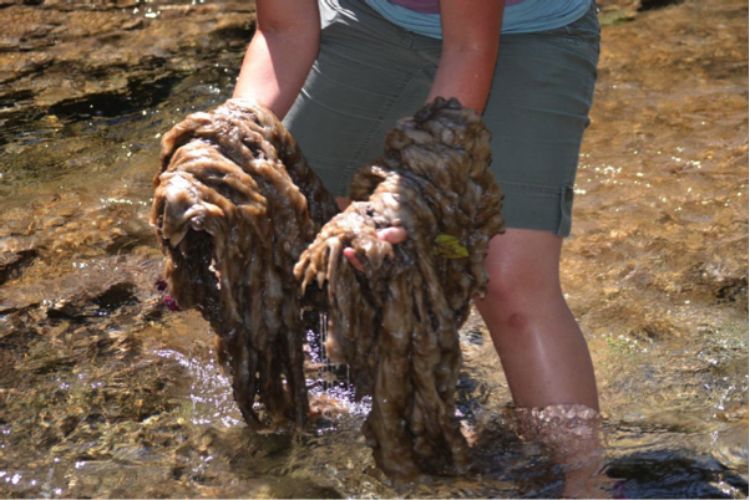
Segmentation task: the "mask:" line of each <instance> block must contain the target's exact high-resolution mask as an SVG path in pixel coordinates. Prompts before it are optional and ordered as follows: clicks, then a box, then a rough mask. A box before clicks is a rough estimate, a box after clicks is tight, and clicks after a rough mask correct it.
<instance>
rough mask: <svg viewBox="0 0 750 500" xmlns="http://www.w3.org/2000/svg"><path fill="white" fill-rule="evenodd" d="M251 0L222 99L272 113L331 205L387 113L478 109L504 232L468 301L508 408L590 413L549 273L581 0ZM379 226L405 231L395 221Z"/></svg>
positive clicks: (585, 23) (590, 55) (370, 152)
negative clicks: (439, 107)
mask: <svg viewBox="0 0 750 500" xmlns="http://www.w3.org/2000/svg"><path fill="white" fill-rule="evenodd" d="M256 5H257V26H256V31H255V34H254V36H253V38H252V40H251V42H250V44H249V46H248V48H247V52H246V54H245V58H244V61H243V63H242V66H241V70H240V74H239V77H238V80H237V85H236V88H235V90H234V97H236V98H248V99H253V100H255V101H257V102H258V103H259V104H261V105H264V106H266V107H268V108H269V109H271V110H272V111H273V112H274V113H275V114H276V115H277V116H278V117H280V118H283V121H284V124H285V125H286V126H287V127H288V129H289V130H290V132H291V133H292V135H293V136H294V137H295V138H296V139H297V141H298V143H299V144H300V147H301V149H302V151H303V153H304V154H305V156H306V157H307V159H308V160H309V162H310V165H311V166H312V167H313V168H314V169H315V170H316V173H317V174H318V175H319V176H320V177H321V179H322V180H323V182H324V184H325V185H326V187H327V188H328V189H329V190H330V191H331V192H332V193H334V194H335V195H336V196H337V197H338V198H337V199H338V201H339V204H340V206H342V207H343V206H345V205H346V204H347V203H348V200H347V199H346V198H345V196H346V189H347V186H348V183H349V180H350V179H351V176H352V175H353V172H354V171H355V170H356V169H357V168H359V167H360V166H362V165H364V164H365V163H366V162H368V161H371V160H373V159H375V158H376V157H378V156H379V154H380V153H382V147H383V142H384V137H385V134H386V132H387V131H388V130H389V129H390V128H392V127H393V125H394V124H395V123H396V121H397V120H398V119H399V118H401V117H403V116H406V115H411V114H413V113H414V112H415V111H416V110H418V109H419V108H420V107H421V106H422V105H423V104H424V103H425V102H429V101H431V100H432V99H434V98H435V97H438V96H442V97H445V98H449V97H456V98H457V99H458V100H459V101H460V102H461V103H462V104H463V105H464V106H466V107H469V108H473V109H474V110H476V111H478V112H480V113H481V114H482V116H483V119H484V121H485V124H486V125H487V127H488V128H489V129H490V131H491V133H492V157H493V159H494V161H493V163H492V166H491V169H492V171H493V173H494V175H495V177H496V179H497V181H498V183H499V184H500V186H501V188H502V190H503V192H504V195H505V198H504V203H503V217H504V219H505V222H506V231H505V233H503V234H501V235H497V236H495V237H494V238H493V239H492V241H491V242H490V248H489V252H488V255H487V258H486V264H485V265H486V270H487V273H488V275H489V285H488V289H487V293H486V295H485V297H484V298H482V299H479V300H477V301H476V306H477V309H478V310H479V312H480V313H481V315H482V318H483V319H484V321H485V322H486V324H487V327H488V329H489V331H490V334H491V336H492V340H493V343H494V346H495V348H496V350H497V353H498V354H499V357H500V360H501V362H502V366H503V368H504V371H505V375H506V378H507V380H508V383H509V386H510V390H511V393H512V396H513V400H514V402H515V404H516V406H517V407H519V408H546V407H551V406H555V405H584V406H586V407H588V408H590V409H592V410H594V411H598V409H599V403H598V395H597V388H596V382H595V376H594V369H593V366H592V362H591V358H590V355H589V351H588V347H587V345H586V342H585V340H584V337H583V334H582V332H581V330H580V328H579V326H578V324H577V322H576V320H575V318H574V317H573V314H572V313H571V311H570V309H569V308H568V306H567V304H566V301H565V299H564V297H563V294H562V291H561V287H560V279H559V263H560V254H561V248H562V243H563V239H564V238H565V237H566V236H568V235H569V234H570V229H571V209H572V203H573V183H574V179H575V173H576V168H577V163H578V155H579V149H580V145H581V139H582V136H583V131H584V129H585V128H586V126H587V124H588V113H589V109H590V107H591V103H592V98H593V91H594V84H595V80H596V66H597V61H598V56H599V24H598V20H597V14H596V6H595V4H594V2H593V0H505V2H503V1H501V0H473V1H471V2H467V1H465V0H257V2H256ZM379 236H380V237H381V238H382V239H385V240H386V241H389V242H391V243H393V244H397V243H399V242H401V241H403V240H404V239H405V238H408V235H407V234H406V233H405V232H404V230H403V229H401V228H388V229H385V230H381V232H380V233H379ZM349 250H351V249H349ZM347 257H348V258H349V260H350V262H351V263H352V265H354V266H355V267H357V266H358V265H359V263H358V261H357V259H356V257H355V256H354V255H353V251H351V252H349V253H348V255H347Z"/></svg>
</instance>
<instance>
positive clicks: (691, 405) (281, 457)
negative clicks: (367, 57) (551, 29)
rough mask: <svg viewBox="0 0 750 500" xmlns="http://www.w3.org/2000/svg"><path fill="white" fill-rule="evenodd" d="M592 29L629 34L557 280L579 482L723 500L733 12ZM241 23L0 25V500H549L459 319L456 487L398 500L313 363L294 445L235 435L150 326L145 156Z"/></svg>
mask: <svg viewBox="0 0 750 500" xmlns="http://www.w3.org/2000/svg"><path fill="white" fill-rule="evenodd" d="M603 3H605V4H607V5H605V7H606V8H605V11H606V13H608V15H609V14H612V16H611V17H612V19H615V20H628V21H629V22H619V21H617V22H613V23H612V24H611V25H608V26H606V27H605V30H604V34H603V37H604V38H603V52H602V60H601V64H600V74H601V78H600V82H599V86H598V89H597V95H596V100H595V108H594V110H593V113H592V115H593V116H592V125H591V127H590V129H589V130H588V131H587V135H586V139H585V143H584V146H583V152H582V156H581V168H580V171H579V175H578V178H577V180H576V205H575V207H576V208H575V210H576V212H575V214H574V219H575V221H576V222H575V227H574V229H573V237H572V238H570V239H569V241H567V242H566V245H565V250H564V256H563V271H562V280H563V285H564V288H565V290H566V292H567V297H568V301H569V303H570V304H571V308H572V309H573V311H574V313H575V315H576V317H577V318H578V319H579V321H580V323H581V325H582V327H583V330H584V331H585V332H586V335H587V337H588V340H589V344H590V347H591V351H592V357H593V358H594V363H595V366H596V368H597V376H598V382H599V387H600V393H601V406H602V408H603V409H604V415H603V426H604V431H605V432H604V434H605V440H604V443H605V444H604V450H603V451H604V458H603V462H602V467H601V469H600V471H599V474H598V475H597V476H596V477H594V478H593V479H594V481H595V482H598V483H599V484H600V487H601V488H600V491H602V490H603V491H605V492H607V493H608V494H610V495H612V496H615V497H623V498H652V497H661V498H683V497H690V498H707V497H714V498H745V497H747V495H748V487H747V468H748V457H747V453H748V448H747V441H748V431H747V429H748V400H747V394H748V376H747V363H748V330H747V211H746V208H747V201H748V199H747V162H748V159H747V152H748V147H747V3H746V2H745V1H741V0H720V1H719V0H717V1H715V2H701V1H699V0H684V1H682V2H646V1H643V2H632V1H625V0H623V1H621V2H617V1H614V0H613V1H612V2H603ZM667 4H668V5H667ZM638 6H640V7H641V9H640V10H638ZM105 7H106V8H105ZM656 7H663V8H656ZM607 9H609V10H607ZM252 11H253V7H252V6H248V5H246V4H244V3H233V2H231V1H229V0H221V1H218V0H217V1H213V2H208V3H203V2H173V3H169V2H140V1H135V0H132V1H131V0H118V2H115V3H111V4H107V6H104V5H103V4H96V5H94V4H93V3H91V4H90V5H89V4H86V3H85V2H84V3H81V5H73V4H68V3H63V2H59V1H56V0H44V1H39V2H14V1H12V0H9V1H8V2H5V3H3V7H2V8H1V9H0V19H2V20H3V21H4V26H5V27H6V32H7V33H6V34H4V38H3V39H2V40H0V49H2V50H0V69H2V71H0V79H1V81H2V83H3V85H2V86H0V124H2V130H1V131H0V150H1V151H2V162H0V409H1V410H0V496H3V497H94V496H95V497H201V496H205V497H324V498H336V497H396V496H410V497H477V496H482V497H532V498H537V497H555V496H559V495H560V494H561V493H562V492H563V491H564V488H565V471H564V470H562V469H561V467H560V466H559V465H556V464H555V463H553V462H552V460H551V459H550V458H549V456H548V455H547V453H546V452H545V451H544V450H543V449H542V448H540V447H539V446H538V445H537V444H535V443H533V442H530V441H525V440H523V439H521V438H520V437H519V433H518V432H517V429H516V422H515V419H514V413H513V408H512V407H511V406H510V404H509V402H510V400H511V398H510V394H509V390H508V386H507V382H506V381H505V379H504V377H503V375H502V370H501V368H500V366H499V362H498V360H497V355H496V353H495V352H494V349H493V346H492V342H491V341H489V337H488V334H487V332H486V330H485V329H484V326H483V325H482V324H481V321H480V320H479V319H478V318H477V317H476V316H472V318H470V320H469V322H468V324H467V325H466V327H465V328H464V329H463V330H462V332H461V347H462V351H463V355H464V367H463V370H462V373H461V376H460V379H459V387H458V394H457V397H458V401H457V403H458V404H457V408H458V417H459V418H460V420H461V425H462V430H463V432H464V434H465V435H466V436H467V439H468V440H469V441H470V442H471V443H472V455H471V460H472V464H473V469H472V470H471V471H470V472H469V473H468V474H466V475H465V476H462V477H433V478H425V479H424V481H418V482H415V483H414V484H411V485H406V486H405V487H404V486H396V485H393V484H392V483H390V482H389V481H388V480H387V478H385V477H383V475H382V473H380V471H378V470H377V468H376V467H375V465H374V462H373V460H372V456H371V450H370V449H369V447H368V446H367V444H366V443H365V441H364V438H363V436H362V433H361V429H360V428H361V425H362V423H363V421H364V418H365V415H366V413H367V411H368V402H367V401H366V400H365V401H362V402H358V401H356V400H355V398H354V397H353V395H352V390H351V387H350V386H349V385H347V383H346V368H345V367H331V366H329V365H328V364H327V363H326V362H325V359H324V358H323V357H322V350H321V349H320V343H319V339H317V338H316V337H315V336H311V337H310V343H309V345H308V355H309V356H310V362H309V363H308V372H307V376H308V388H309V390H310V393H311V407H312V410H313V412H314V414H315V419H314V421H315V425H314V426H313V427H312V429H311V430H310V432H309V433H308V434H307V435H305V436H302V437H301V438H298V439H293V438H292V436H290V435H288V434H283V433H278V434H274V433H251V432H249V431H248V430H247V429H246V427H245V426H244V424H243V423H242V419H241V416H240V415H239V412H238V410H237V408H236V406H235V404H234V402H233V401H232V397H231V389H230V387H229V381H228V379H227V377H226V374H224V373H223V372H222V370H221V368H220V367H218V366H217V364H216V361H215V353H214V351H213V347H212V345H213V337H212V336H213V334H212V333H211V332H210V331H209V329H208V326H207V324H206V323H204V322H203V321H202V320H201V319H200V317H199V316H198V315H197V314H196V313H194V312H190V311H188V312H179V311H172V310H170V305H169V301H168V300H167V297H166V296H165V292H164V290H163V289H161V287H160V286H159V282H160V279H161V278H162V276H161V274H162V270H161V255H160V253H159V251H158V249H157V248H156V244H155V241H154V239H153V234H152V230H151V228H150V227H149V226H148V222H147V221H148V210H149V205H150V197H151V193H152V177H153V175H154V174H155V172H156V170H157V166H158V155H159V138H160V137H161V134H163V133H164V132H165V131H166V130H168V129H169V128H170V127H171V126H172V125H174V124H175V123H176V122H177V121H179V120H181V119H182V118H183V117H184V116H185V115H186V114H187V113H189V112H192V111H197V110H203V109H207V108H210V107H212V106H214V105H216V104H218V103H220V102H222V101H223V100H224V99H226V98H227V97H228V96H229V94H230V92H231V87H232V85H233V81H234V77H235V75H236V72H237V69H238V67H239V62H240V60H241V57H242V48H243V46H244V44H245V43H246V42H247V38H248V37H249V34H250V33H251V26H250V19H251V18H252ZM52 41H55V43H54V44H53V43H51V42H52ZM48 42H49V43H48ZM14 50H17V52H14ZM156 63H158V64H156ZM311 321H312V324H311V330H312V329H315V327H316V324H319V321H317V320H315V319H311ZM318 328H319V327H318Z"/></svg>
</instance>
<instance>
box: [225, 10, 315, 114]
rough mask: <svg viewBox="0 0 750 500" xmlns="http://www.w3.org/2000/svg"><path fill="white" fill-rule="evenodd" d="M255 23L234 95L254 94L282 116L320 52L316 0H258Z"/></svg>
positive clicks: (261, 102) (251, 96)
mask: <svg viewBox="0 0 750 500" xmlns="http://www.w3.org/2000/svg"><path fill="white" fill-rule="evenodd" d="M256 5H257V25H256V30H255V34H254V35H253V38H252V40H251V41H250V45H248V47H247V51H246V52H245V58H244V60H243V61H242V67H241V68H240V75H239V77H238V78H237V85H236V87H235V89H234V97H243V98H249V99H254V100H256V101H258V103H260V104H262V105H264V106H266V107H268V108H269V109H270V110H271V111H273V112H274V113H275V114H276V116H278V117H279V118H283V117H284V115H285V114H286V113H287V111H289V108H290V107H291V106H292V103H293V102H294V99H295V98H296V97H297V94H298V93H299V91H300V89H301V88H302V85H303V84H304V83H305V78H306V77H307V73H308V72H309V71H310V67H312V64H313V62H314V61H315V58H316V56H317V54H318V48H319V43H320V13H319V12H318V3H317V1H316V0H257V3H256Z"/></svg>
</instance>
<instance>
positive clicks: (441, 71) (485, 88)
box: [428, 0, 505, 113]
mask: <svg viewBox="0 0 750 500" xmlns="http://www.w3.org/2000/svg"><path fill="white" fill-rule="evenodd" d="M504 8H505V2H504V1H502V0H472V1H471V2H467V1H466V0H440V14H441V22H442V27H443V47H442V53H441V55H440V62H439V64H438V69H437V73H436V75H435V79H434V81H433V84H432V88H431V89H430V94H429V96H428V102H429V101H431V100H433V99H434V98H435V97H438V96H442V97H446V98H450V97H456V98H457V99H458V100H459V101H461V103H462V104H463V105H464V106H466V107H469V108H472V109H474V110H476V111H478V112H480V113H481V112H482V111H483V110H484V106H485V104H486V103H487V99H488V97H489V94H490V89H491V88H492V77H493V75H494V72H495V63H496V62H497V54H498V51H499V50H500V49H499V47H500V29H501V26H502V22H503V11H504Z"/></svg>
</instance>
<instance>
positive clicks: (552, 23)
mask: <svg viewBox="0 0 750 500" xmlns="http://www.w3.org/2000/svg"><path fill="white" fill-rule="evenodd" d="M365 2H366V3H367V5H369V6H370V7H372V8H373V9H375V10H376V11H377V12H378V13H379V14H380V15H381V16H383V17H384V18H386V19H387V20H389V21H390V22H392V23H393V24H396V25H398V26H401V27H402V28H404V29H406V30H408V31H412V32H414V33H418V34H420V35H424V36H428V37H430V38H438V39H439V38H442V29H441V27H440V14H425V13H420V12H417V11H414V10H410V9H407V8H406V7H402V6H400V5H396V4H394V3H391V2H390V1H389V0H365ZM591 2H592V0H521V1H520V2H519V1H516V2H509V4H508V5H506V6H505V12H504V13H503V28H502V32H503V33H536V32H539V31H546V30H551V29H555V28H562V27H563V26H566V25H568V24H570V23H572V22H574V21H577V20H578V19H580V18H581V17H583V15H584V14H585V13H586V12H587V11H588V9H589V8H591Z"/></svg>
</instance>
